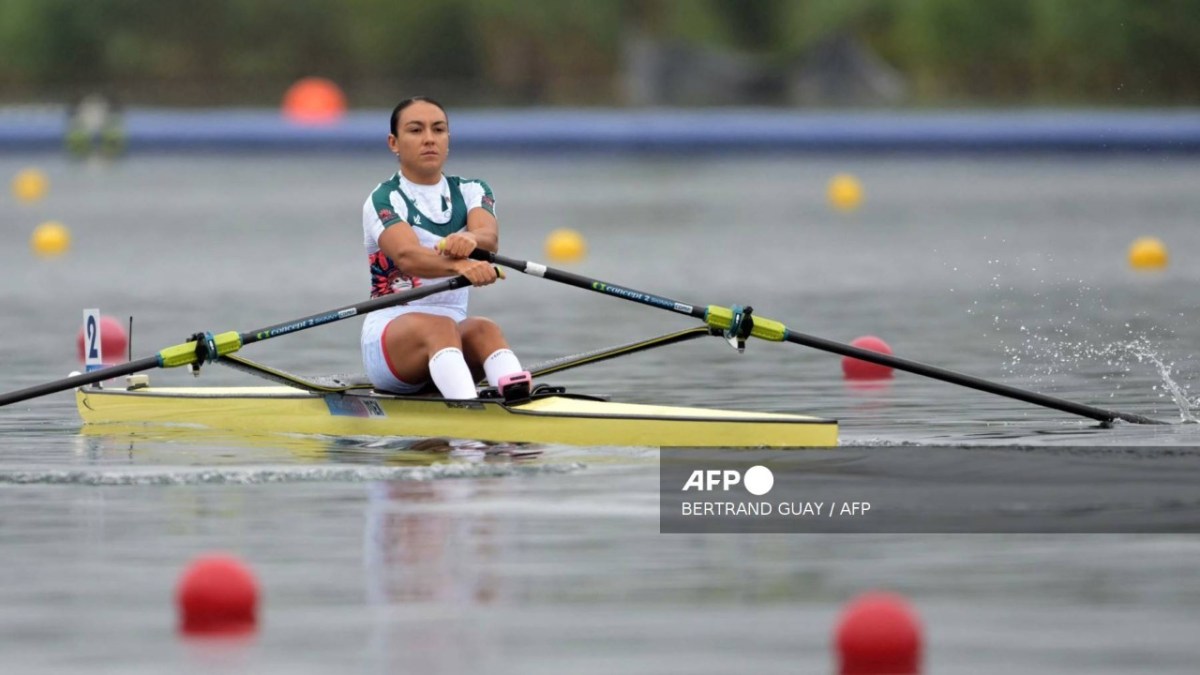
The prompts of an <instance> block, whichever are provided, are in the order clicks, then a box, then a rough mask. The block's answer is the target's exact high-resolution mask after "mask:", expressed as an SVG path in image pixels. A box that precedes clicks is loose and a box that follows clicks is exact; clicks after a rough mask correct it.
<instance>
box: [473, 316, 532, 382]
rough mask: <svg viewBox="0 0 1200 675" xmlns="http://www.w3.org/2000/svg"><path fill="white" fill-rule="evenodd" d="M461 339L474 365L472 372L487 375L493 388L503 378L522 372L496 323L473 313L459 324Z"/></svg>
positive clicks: (474, 374)
mask: <svg viewBox="0 0 1200 675" xmlns="http://www.w3.org/2000/svg"><path fill="white" fill-rule="evenodd" d="M458 332H459V335H460V336H461V339H462V346H463V354H464V355H465V356H466V357H467V363H468V364H470V366H471V374H472V375H473V376H474V377H475V378H476V380H478V379H479V378H480V377H487V382H488V384H489V385H491V386H493V387H497V386H499V384H500V378H502V377H505V376H506V375H513V374H515V373H520V372H522V371H523V369H522V368H521V362H520V361H519V360H518V359H517V355H516V354H513V351H512V350H511V349H509V347H508V341H507V340H505V339H504V333H503V332H502V331H501V330H500V327H499V326H497V325H496V322H494V321H492V320H491V319H485V318H483V317H479V316H473V317H470V318H469V319H466V320H465V321H463V322H461V323H459V324H458Z"/></svg>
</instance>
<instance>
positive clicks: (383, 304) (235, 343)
mask: <svg viewBox="0 0 1200 675" xmlns="http://www.w3.org/2000/svg"><path fill="white" fill-rule="evenodd" d="M470 285H471V282H470V280H468V279H467V278H466V277H464V276H457V277H453V278H451V279H445V280H442V281H439V282H437V283H433V284H428V285H425V286H420V287H418V288H412V289H409V290H407V291H400V292H397V293H392V294H389V295H385V296H382V297H379V298H372V299H370V300H365V301H363V302H360V303H357V304H354V305H347V306H345V307H342V308H339V309H334V310H330V311H328V312H321V313H320V314H313V315H311V316H307V317H304V318H302V319H296V320H294V321H286V322H284V323H277V324H275V325H273V326H267V327H266V328H262V329H259V330H256V331H248V332H245V333H232V332H230V333H227V334H225V333H223V334H221V335H218V336H215V338H214V337H213V336H209V338H210V339H215V341H214V342H213V344H214V345H218V344H219V345H220V346H219V348H218V349H217V352H213V353H209V354H208V356H209V358H216V357H217V356H219V355H223V354H227V353H231V352H234V351H237V350H238V349H240V348H241V347H242V346H244V345H248V344H251V343H253V342H261V341H263V340H269V339H271V338H273V337H279V336H280V335H287V334H289V333H295V332H297V331H301V330H305V329H307V328H314V327H316V326H322V325H325V324H327V323H332V322H334V321H341V320H342V319H349V318H350V317H353V316H361V315H363V314H368V313H370V312H374V311H376V310H380V309H385V308H387V307H393V306H395V305H403V304H405V303H408V302H412V301H413V300H418V299H420V298H424V297H427V296H430V295H433V294H435V293H441V292H442V291H449V290H454V289H456V288H463V287H464V286H470ZM203 342H205V341H204V340H200V341H199V343H203ZM199 343H198V342H197V341H192V342H186V343H183V344H180V345H174V346H172V347H167V348H166V349H164V350H162V351H160V352H159V353H158V354H155V355H154V356H147V357H145V358H142V359H138V360H137V361H130V362H129V363H122V364H118V365H115V366H108V367H106V368H100V369H99V370H93V371H91V372H87V373H81V374H79V375H72V376H70V377H66V378H63V379H61V380H55V381H54V382H47V383H45V384H39V385H37V386H33V387H28V388H25V389H21V390H18V391H13V392H9V393H7V394H0V407H3V406H6V405H9V404H12V403H19V402H21V401H26V400H28V399H31V398H37V397H38V396H45V395H47V394H54V393H57V392H60V391H66V390H68V389H74V388H76V387H82V386H83V385H85V384H94V383H96V382H100V381H102V380H108V379H111V378H114V377H121V376H123V375H132V374H134V373H137V372H141V371H143V370H151V369H153V368H169V367H175V366H183V365H187V364H189V363H198V362H199V361H200V360H201V358H202V356H203V354H202V353H201V351H198V350H204V351H211V349H206V348H205V347H204V345H202V344H199Z"/></svg>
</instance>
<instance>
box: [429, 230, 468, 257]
mask: <svg viewBox="0 0 1200 675" xmlns="http://www.w3.org/2000/svg"><path fill="white" fill-rule="evenodd" d="M477 245H478V244H477V242H476V241H475V235H473V234H471V233H470V232H455V233H454V234H452V235H450V236H449V237H446V238H445V239H443V240H441V241H440V242H438V250H439V251H441V253H442V255H444V256H447V257H450V258H466V257H467V256H469V255H471V251H474V250H475V247H476V246H477Z"/></svg>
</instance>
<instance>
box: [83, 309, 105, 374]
mask: <svg viewBox="0 0 1200 675" xmlns="http://www.w3.org/2000/svg"><path fill="white" fill-rule="evenodd" d="M83 335H84V339H85V340H86V342H87V344H86V347H87V349H85V350H84V355H85V358H84V364H85V365H86V366H87V370H88V372H91V371H93V370H97V369H99V368H103V367H104V354H103V353H101V344H103V343H102V342H101V341H100V310H99V309H85V310H83Z"/></svg>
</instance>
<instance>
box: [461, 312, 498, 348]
mask: <svg viewBox="0 0 1200 675" xmlns="http://www.w3.org/2000/svg"><path fill="white" fill-rule="evenodd" d="M458 333H459V335H461V336H462V340H463V342H475V341H478V340H485V341H488V342H491V341H495V340H497V339H498V340H503V339H504V333H503V332H501V330H500V326H499V325H497V324H496V322H495V321H492V320H491V319H485V318H484V317H482V316H473V317H470V318H468V319H467V320H465V321H463V322H461V323H459V324H458Z"/></svg>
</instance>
